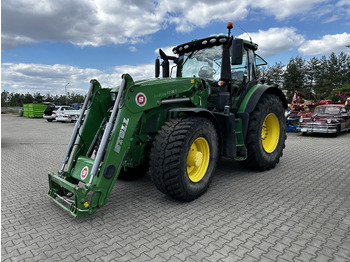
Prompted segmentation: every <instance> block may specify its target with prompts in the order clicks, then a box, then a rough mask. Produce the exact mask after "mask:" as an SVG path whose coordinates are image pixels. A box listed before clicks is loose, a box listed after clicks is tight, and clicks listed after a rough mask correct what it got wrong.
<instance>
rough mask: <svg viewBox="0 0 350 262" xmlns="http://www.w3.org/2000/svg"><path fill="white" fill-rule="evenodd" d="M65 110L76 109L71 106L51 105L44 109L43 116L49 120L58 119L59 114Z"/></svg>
mask: <svg viewBox="0 0 350 262" xmlns="http://www.w3.org/2000/svg"><path fill="white" fill-rule="evenodd" d="M65 110H74V108H72V107H70V106H54V105H52V106H51V105H50V106H48V107H47V108H46V110H45V111H44V115H43V118H44V119H46V120H47V121H49V122H52V121H53V120H56V117H57V115H60V114H63V112H64V111H65Z"/></svg>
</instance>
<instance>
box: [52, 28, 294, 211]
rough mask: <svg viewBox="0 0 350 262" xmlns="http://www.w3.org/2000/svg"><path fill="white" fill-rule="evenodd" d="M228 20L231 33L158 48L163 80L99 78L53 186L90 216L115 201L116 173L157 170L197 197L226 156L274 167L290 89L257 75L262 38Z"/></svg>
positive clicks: (159, 181) (165, 186) (162, 181)
mask: <svg viewBox="0 0 350 262" xmlns="http://www.w3.org/2000/svg"><path fill="white" fill-rule="evenodd" d="M227 28H228V29H229V32H228V35H217V36H210V37H207V38H203V39H199V40H193V41H191V42H188V43H185V44H181V45H178V46H176V47H175V48H174V49H173V52H174V54H175V56H168V55H167V54H165V53H164V52H163V51H162V50H159V53H160V58H161V60H160V59H156V62H155V75H156V79H152V80H145V81H134V80H133V79H132V77H131V76H130V75H128V74H124V75H123V76H122V82H121V85H120V87H117V88H114V89H107V88H101V85H100V84H99V82H98V81H97V80H91V82H90V88H89V91H88V93H87V96H86V100H85V102H84V104H83V107H82V112H81V114H80V118H79V119H78V121H77V122H76V125H75V128H74V131H73V134H72V138H71V140H70V142H69V145H68V148H67V151H66V154H65V156H64V160H63V164H62V167H61V170H60V171H59V172H57V173H50V174H49V186H50V190H49V193H48V195H49V196H50V197H51V198H52V199H53V200H54V201H55V202H56V203H57V204H58V205H60V206H61V207H62V208H64V209H65V210H67V211H69V212H70V213H71V214H72V215H73V216H75V217H83V216H87V215H89V214H92V213H94V212H96V210H98V209H99V208H101V207H102V206H104V205H105V204H106V203H107V200H108V197H109V195H110V194H111V192H112V189H113V186H114V184H115V183H116V181H117V179H118V177H119V179H129V180H131V179H135V178H137V177H140V176H142V175H143V174H145V173H146V172H147V171H148V170H149V173H150V175H151V178H152V181H153V182H154V184H155V186H156V187H157V188H158V189H159V190H160V191H161V192H162V193H164V194H166V195H168V196H170V197H172V198H175V199H178V200H181V201H192V200H194V199H196V198H198V197H200V196H201V195H202V194H203V193H205V191H206V190H207V188H208V186H209V184H210V181H211V179H212V176H213V174H214V172H215V167H216V162H217V160H218V158H219V157H227V158H232V159H235V160H237V161H239V163H241V165H242V166H244V167H248V168H253V169H256V170H268V169H271V168H273V167H275V165H276V164H277V163H278V162H279V160H280V157H281V156H282V152H283V149H284V147H285V140H286V121H285V114H284V112H285V109H286V108H287V102H286V99H285V96H284V94H283V93H282V92H281V91H280V90H279V89H278V88H276V87H272V86H267V85H264V84H263V83H259V81H258V79H257V70H256V68H257V66H258V65H261V64H266V62H265V61H264V60H263V59H262V58H260V57H259V56H258V55H256V54H255V51H256V50H257V48H258V46H257V45H256V44H254V43H252V42H251V41H246V40H242V39H238V38H235V37H234V36H230V31H231V28H232V23H229V24H228V27H227ZM170 62H171V63H172V64H173V66H172V67H171V68H170ZM160 69H162V70H160ZM173 70H174V72H173ZM160 71H162V78H159V75H160ZM175 71H176V77H171V76H172V75H173V74H174V76H175Z"/></svg>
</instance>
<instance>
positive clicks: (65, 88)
mask: <svg viewBox="0 0 350 262" xmlns="http://www.w3.org/2000/svg"><path fill="white" fill-rule="evenodd" d="M67 85H69V83H67V84H66V86H65V87H64V90H65V92H66V105H67Z"/></svg>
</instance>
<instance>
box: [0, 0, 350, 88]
mask: <svg viewBox="0 0 350 262" xmlns="http://www.w3.org/2000/svg"><path fill="white" fill-rule="evenodd" d="M227 22H233V26H234V27H233V29H232V34H233V35H234V36H236V37H240V38H244V39H249V36H250V37H251V38H252V40H253V42H255V43H257V44H258V45H259V49H258V51H257V53H258V54H259V55H260V56H262V57H264V58H265V60H266V61H267V62H268V63H269V65H270V66H271V65H274V64H275V63H277V62H282V63H283V64H285V65H286V64H288V62H289V60H290V58H292V57H296V56H300V57H302V58H304V59H306V60H307V59H310V58H312V57H314V56H315V57H321V56H329V55H330V54H331V53H332V52H334V53H336V54H339V53H340V52H345V53H347V54H350V48H348V47H346V46H347V45H350V30H349V29H350V0H259V1H256V0H225V1H224V0H216V1H213V0H202V1H197V0H177V1H174V0H153V1H152V0H129V1H127V0H60V1H57V0H2V1H1V90H2V91H4V90H6V91H9V92H15V93H23V94H26V93H27V92H29V93H31V94H34V93H38V92H39V93H40V94H41V95H47V94H51V95H64V94H65V90H67V92H70V93H72V92H74V93H78V94H85V93H86V92H87V90H88V87H89V81H90V79H97V80H98V81H99V82H100V83H101V85H102V87H105V88H111V87H116V86H118V85H119V84H120V80H121V75H122V74H124V73H129V74H130V75H131V76H132V77H133V78H134V80H141V79H150V78H154V60H155V59H156V58H157V56H158V49H159V48H162V49H163V50H164V51H165V52H166V53H167V54H168V55H173V54H172V47H174V46H176V45H178V44H181V43H184V42H188V41H191V40H193V39H200V38H204V37H207V36H211V35H216V34H227V29H226V25H227ZM248 34H249V36H248ZM65 87H66V89H65Z"/></svg>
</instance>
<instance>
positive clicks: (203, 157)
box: [187, 137, 210, 182]
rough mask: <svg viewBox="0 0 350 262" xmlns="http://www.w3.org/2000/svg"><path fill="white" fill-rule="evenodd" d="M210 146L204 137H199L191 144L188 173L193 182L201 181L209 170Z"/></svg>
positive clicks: (188, 156)
mask: <svg viewBox="0 0 350 262" xmlns="http://www.w3.org/2000/svg"><path fill="white" fill-rule="evenodd" d="M209 160H210V148H209V144H208V142H207V140H206V139H205V138H204V137H198V138H197V139H196V140H195V141H194V142H193V144H192V145H191V148H190V150H189V151H188V155H187V174H188V177H189V178H190V180H191V181H192V182H199V181H200V180H201V179H202V178H203V177H204V175H205V173H206V172H207V169H208V166H209Z"/></svg>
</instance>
